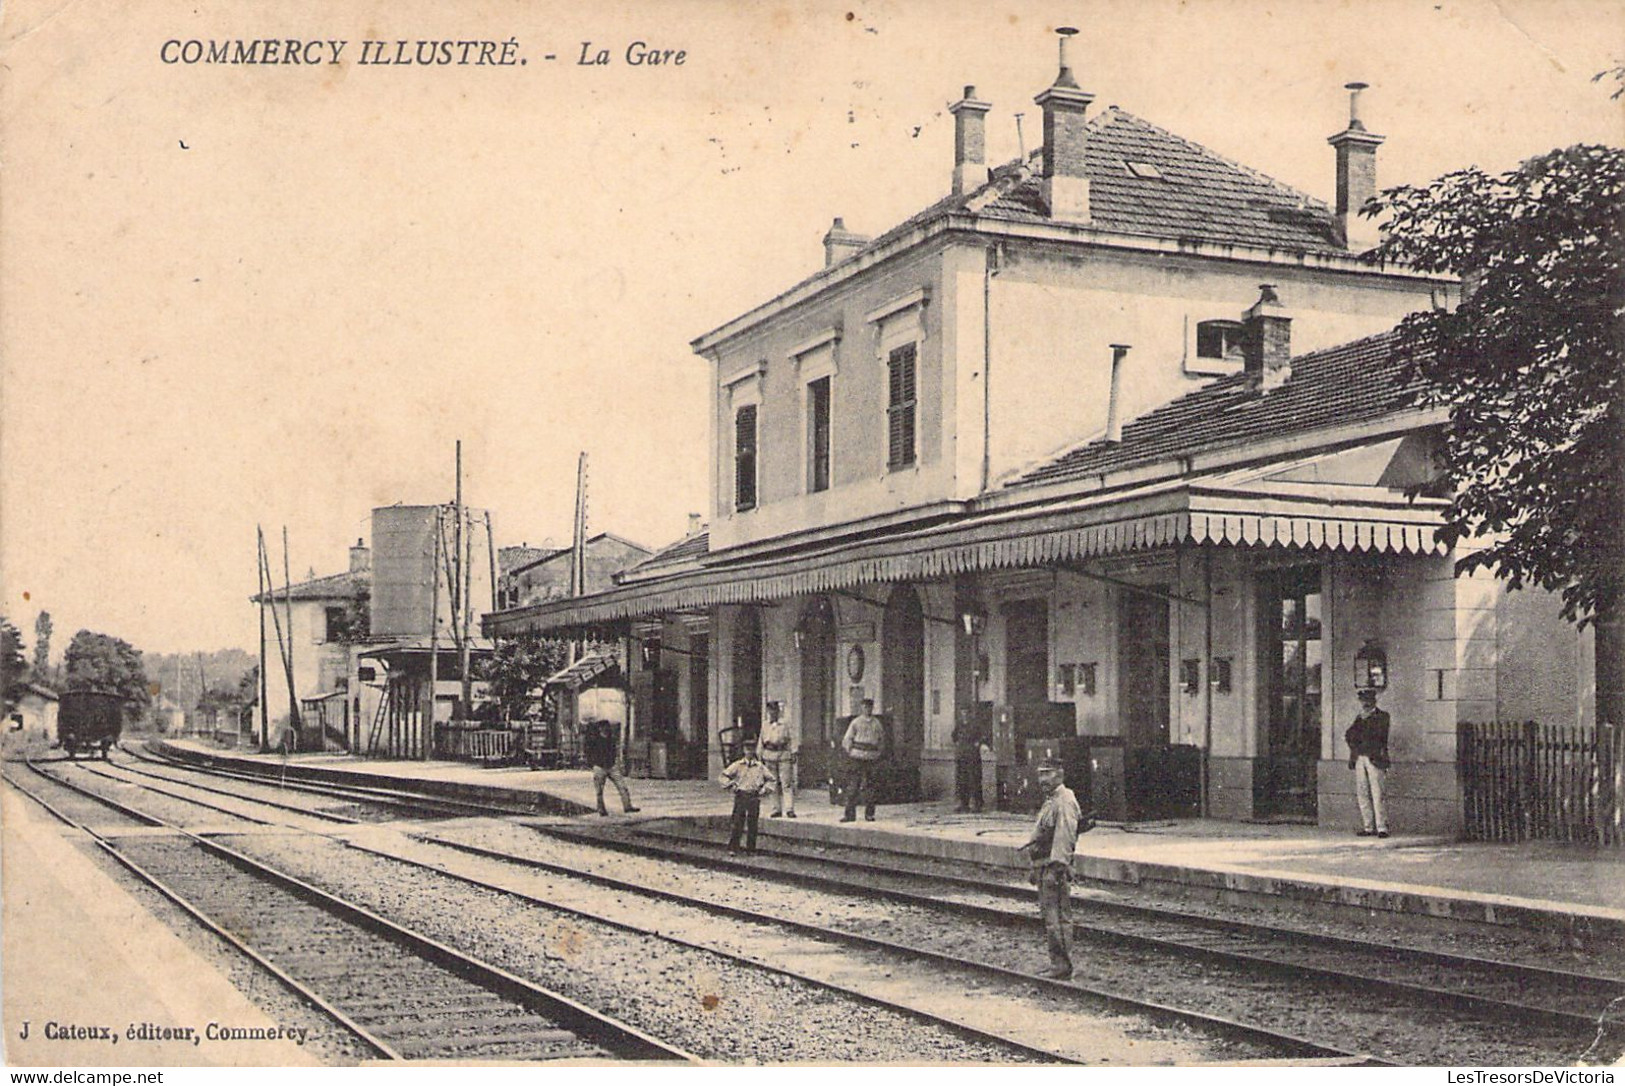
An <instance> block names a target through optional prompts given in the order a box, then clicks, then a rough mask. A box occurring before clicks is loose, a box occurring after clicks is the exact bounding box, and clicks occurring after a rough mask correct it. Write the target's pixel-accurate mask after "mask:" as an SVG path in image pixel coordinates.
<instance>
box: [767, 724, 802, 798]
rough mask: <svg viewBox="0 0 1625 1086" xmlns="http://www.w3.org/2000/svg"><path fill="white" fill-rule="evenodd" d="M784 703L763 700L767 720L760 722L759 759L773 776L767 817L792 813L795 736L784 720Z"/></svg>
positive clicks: (796, 742) (794, 795)
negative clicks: (770, 801)
mask: <svg viewBox="0 0 1625 1086" xmlns="http://www.w3.org/2000/svg"><path fill="white" fill-rule="evenodd" d="M783 716H784V706H783V705H782V704H781V703H779V702H776V701H770V702H768V703H767V722H766V723H765V724H763V725H762V735H761V751H762V762H763V764H764V765H766V766H767V772H768V775H769V776H770V777H771V778H772V779H773V791H772V796H773V813H772V814H771V815H769V816H768V817H770V818H778V817H780V816H785V817H789V818H794V817H795V816H796V754H797V753H798V752H797V747H798V746H799V740H798V739H797V737H796V734H795V729H794V728H792V727H791V726H790V725H789V724H788V723H786V722H785V721H784V720H783V719H782V718H783Z"/></svg>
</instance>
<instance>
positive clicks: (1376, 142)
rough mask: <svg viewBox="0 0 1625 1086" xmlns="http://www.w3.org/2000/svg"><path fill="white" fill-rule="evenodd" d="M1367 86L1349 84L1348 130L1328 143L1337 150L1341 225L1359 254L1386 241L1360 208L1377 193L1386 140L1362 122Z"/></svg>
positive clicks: (1372, 221) (1346, 241)
mask: <svg viewBox="0 0 1625 1086" xmlns="http://www.w3.org/2000/svg"><path fill="white" fill-rule="evenodd" d="M1366 87H1367V84H1365V83H1349V84H1346V85H1345V87H1344V89H1345V90H1347V91H1348V92H1349V123H1348V127H1347V128H1345V129H1344V130H1343V131H1341V132H1339V133H1337V134H1336V135H1335V136H1329V137H1327V140H1326V142H1327V143H1329V144H1331V145H1332V146H1333V147H1334V148H1336V149H1337V222H1338V226H1339V228H1340V229H1341V231H1342V234H1343V243H1344V245H1346V246H1347V247H1348V248H1349V249H1351V250H1354V251H1356V252H1364V251H1365V250H1367V249H1371V248H1374V247H1375V246H1376V245H1377V243H1378V242H1380V241H1381V240H1382V234H1381V231H1380V230H1379V229H1378V227H1377V223H1376V222H1375V221H1374V220H1372V219H1367V218H1362V217H1361V216H1360V208H1362V207H1364V206H1365V204H1366V201H1368V200H1370V199H1371V197H1373V196H1375V195H1376V194H1377V148H1378V147H1379V146H1381V145H1382V142H1383V137H1381V136H1378V135H1375V134H1373V133H1371V132H1368V131H1366V127H1365V124H1364V123H1363V122H1362V121H1361V120H1360V92H1361V91H1363V90H1365V89H1366Z"/></svg>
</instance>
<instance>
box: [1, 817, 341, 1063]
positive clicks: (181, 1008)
mask: <svg viewBox="0 0 1625 1086" xmlns="http://www.w3.org/2000/svg"><path fill="white" fill-rule="evenodd" d="M0 821H3V823H4V825H5V835H4V853H3V856H4V859H3V867H0V886H3V894H0V898H3V901H4V910H3V925H0V929H3V935H0V946H3V954H4V964H3V968H4V975H5V986H4V989H5V991H4V1016H3V1017H4V1022H3V1026H0V1028H3V1030H4V1035H3V1041H0V1062H4V1063H5V1064H6V1065H8V1066H11V1067H40V1066H56V1067H262V1066H276V1067H289V1066H294V1067H297V1066H319V1065H320V1061H319V1060H318V1059H317V1058H316V1057H315V1055H314V1054H313V1052H312V1050H311V1049H310V1048H309V1047H306V1046H301V1045H299V1044H297V1043H295V1042H294V1041H293V1040H290V1039H286V1038H284V1037H281V1036H279V1035H278V1033H277V1031H279V1030H280V1026H279V1024H278V1023H277V1022H276V1021H274V1020H273V1019H271V1018H269V1017H268V1016H267V1015H266V1013H265V1012H264V1011H262V1010H260V1009H259V1008H258V1007H257V1006H255V1005H254V1004H253V1003H251V1002H250V1001H249V1000H248V998H247V997H246V996H244V995H243V994H242V992H240V991H239V990H238V989H237V988H236V987H235V986H234V985H233V984H232V983H231V981H230V980H229V979H228V978H227V977H226V975H225V974H224V973H223V972H221V970H219V969H218V968H216V966H215V965H214V963H212V962H210V961H208V960H207V959H205V958H204V957H202V956H201V955H199V954H198V953H197V952H196V951H195V950H193V949H192V948H191V947H190V946H188V945H187V944H186V943H185V942H183V941H182V940H181V939H180V937H179V936H177V935H176V934H175V933H174V932H173V931H171V930H170V929H169V928H168V927H166V926H165V925H164V923H163V922H162V921H160V920H158V919H157V918H156V917H154V916H153V915H152V913H150V912H149V911H148V910H147V908H146V906H144V905H143V904H142V903H141V902H140V901H138V900H137V899H136V898H134V897H132V896H131V895H130V893H129V892H128V891H126V890H125V889H124V887H123V886H121V885H120V884H119V883H118V882H117V881H115V880H114V879H113V878H112V877H111V876H110V875H109V874H108V873H107V872H106V871H105V870H103V869H102V868H101V867H99V866H97V865H96V864H95V863H93V862H92V861H91V860H90V859H89V858H88V857H86V856H85V854H84V853H83V852H81V851H80V850H79V849H78V848H76V847H75V846H74V845H73V844H72V843H71V842H70V841H68V840H66V839H65V835H67V834H71V833H74V832H77V831H71V830H68V829H67V828H66V827H64V826H63V825H62V824H61V823H59V822H57V821H56V820H55V819H53V818H51V816H50V815H48V814H46V813H45V812H44V811H43V810H41V809H40V808H39V807H38V806H37V805H36V804H34V803H32V802H30V801H29V800H27V799H24V798H23V797H21V796H19V795H18V794H17V793H16V792H14V791H13V790H12V789H10V788H7V789H5V790H4V791H3V792H0ZM211 1023H212V1024H214V1025H215V1026H216V1027H225V1028H226V1029H227V1030H230V1031H232V1033H231V1034H230V1035H231V1036H234V1037H252V1038H253V1039H251V1040H236V1039H233V1040H228V1039H222V1038H221V1037H220V1033H221V1031H220V1029H218V1028H217V1029H216V1030H214V1031H212V1032H213V1033H214V1034H215V1037H214V1038H211V1037H210V1033H211V1030H210V1028H209V1027H210V1025H211ZM25 1030H26V1032H27V1037H26V1038H25V1037H24V1036H23V1033H24V1032H25ZM186 1030H190V1031H191V1033H192V1039H186V1038H185V1037H184V1036H178V1035H180V1034H182V1033H183V1032H184V1031H186ZM166 1031H167V1032H166ZM238 1031H242V1032H238ZM53 1034H55V1035H56V1036H54V1037H53V1036H52V1035H53ZM115 1038H116V1040H115Z"/></svg>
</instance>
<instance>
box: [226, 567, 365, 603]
mask: <svg viewBox="0 0 1625 1086" xmlns="http://www.w3.org/2000/svg"><path fill="white" fill-rule="evenodd" d="M371 591H372V570H370V569H364V570H361V571H359V572H356V573H334V574H332V575H330V576H327V577H313V578H312V579H310V580H308V581H301V582H299V583H298V584H296V585H294V586H293V588H292V590H291V591H289V592H288V593H287V594H284V592H283V590H282V588H281V587H280V586H277V585H272V586H271V591H270V592H268V593H267V594H266V596H265V600H266V602H275V601H277V600H281V599H286V598H289V597H291V598H293V599H296V600H352V599H356V598H358V597H360V596H363V595H366V594H367V593H369V592H371ZM249 602H251V603H259V602H260V597H258V596H254V597H253V598H252V599H251V600H250V601H249Z"/></svg>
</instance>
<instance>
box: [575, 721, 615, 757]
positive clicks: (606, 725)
mask: <svg viewBox="0 0 1625 1086" xmlns="http://www.w3.org/2000/svg"><path fill="white" fill-rule="evenodd" d="M620 730H621V726H620V725H619V724H616V723H614V722H612V721H608V720H590V721H588V722H587V724H586V727H585V729H584V731H583V734H582V737H581V753H582V754H584V755H586V756H587V764H588V765H590V766H597V767H599V768H601V769H609V768H611V767H612V766H614V764H615V740H616V739H617V738H619V736H617V734H616V733H617V732H619V731H620Z"/></svg>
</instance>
